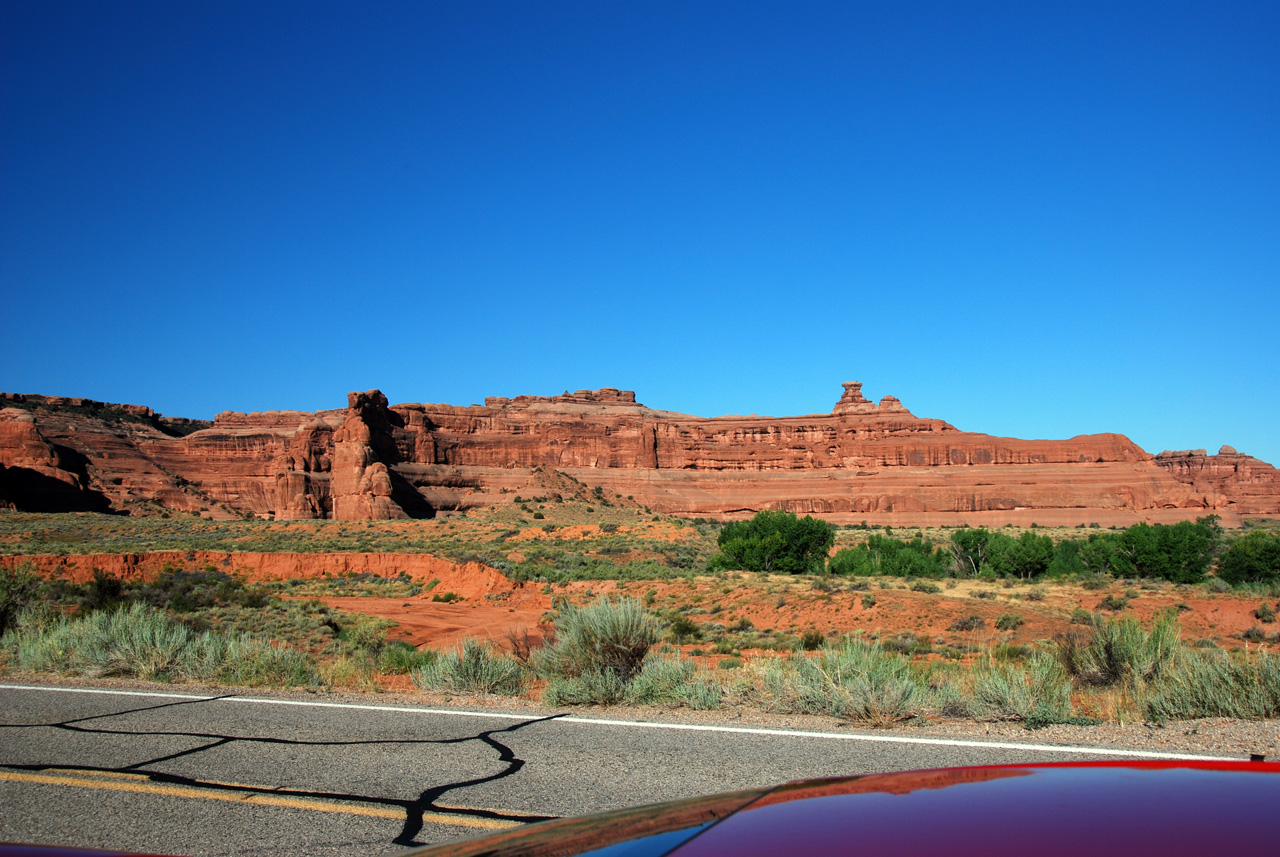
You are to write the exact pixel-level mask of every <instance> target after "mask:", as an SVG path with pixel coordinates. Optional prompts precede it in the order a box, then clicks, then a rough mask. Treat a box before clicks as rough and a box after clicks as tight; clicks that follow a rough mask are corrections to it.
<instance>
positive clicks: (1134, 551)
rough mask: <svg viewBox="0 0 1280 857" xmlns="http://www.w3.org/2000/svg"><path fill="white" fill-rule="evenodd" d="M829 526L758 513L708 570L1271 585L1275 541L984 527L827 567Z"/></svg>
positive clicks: (877, 543) (1200, 530) (873, 547)
mask: <svg viewBox="0 0 1280 857" xmlns="http://www.w3.org/2000/svg"><path fill="white" fill-rule="evenodd" d="M834 540H835V528H834V527H832V526H831V525H830V524H827V523H826V522H824V521H819V520H816V519H814V518H811V517H808V516H806V517H804V518H797V517H796V516H795V515H793V514H791V513H789V512H761V513H759V514H757V515H756V516H755V517H754V518H752V519H751V520H749V521H737V522H734V523H731V524H727V525H726V526H725V527H724V528H723V529H722V530H721V531H720V537H719V546H720V553H718V554H716V555H715V556H714V557H712V559H711V562H710V566H709V567H710V568H711V569H713V570H715V569H724V568H738V569H744V570H747V571H773V572H783V573H792V574H799V573H803V572H815V571H821V570H822V569H823V566H824V563H826V564H827V567H828V568H829V569H830V571H831V572H832V573H834V574H840V575H857V576H870V575H887V576H893V577H923V578H931V577H932V578H938V577H1002V578H1020V579H1023V580H1030V579H1034V578H1038V577H1065V576H1070V575H1086V574H1111V575H1115V576H1116V577H1127V578H1155V579H1160V580H1169V581H1172V582H1174V583H1198V582H1200V581H1202V580H1204V579H1205V576H1206V575H1207V574H1208V572H1209V571H1210V569H1211V568H1212V567H1213V564H1214V560H1215V557H1216V558H1217V560H1218V575H1219V577H1221V578H1222V579H1223V580H1225V581H1226V582H1228V583H1232V584H1239V583H1245V582H1250V581H1262V582H1269V581H1275V580H1280V535H1272V534H1270V533H1267V532H1265V531H1261V530H1259V531H1255V532H1253V533H1250V534H1249V535H1247V536H1245V537H1244V538H1241V539H1237V540H1236V541H1235V542H1233V543H1231V544H1230V545H1228V546H1226V547H1225V548H1223V547H1222V528H1221V527H1220V526H1219V525H1218V520H1217V517H1216V516H1212V515H1211V516H1209V517H1205V518H1199V519H1197V520H1196V521H1194V522H1193V521H1182V522H1180V523H1177V524H1169V525H1165V524H1145V523H1143V524H1135V525H1134V526H1132V527H1129V528H1127V529H1124V530H1119V531H1110V532H1093V533H1090V534H1089V536H1088V537H1087V538H1084V539H1065V540H1063V541H1061V542H1057V543H1055V542H1054V540H1053V539H1052V538H1050V537H1049V536H1047V535H1042V534H1039V533H1036V532H1034V531H1032V530H1027V531H1025V532H1023V533H1022V534H1021V535H1020V536H1018V537H1016V538H1015V537H1013V536H1010V535H1007V534H1005V533H1001V532H992V531H990V530H986V529H980V528H979V529H962V530H957V531H955V532H954V533H952V534H951V541H950V544H948V545H946V546H937V545H934V544H931V543H930V542H928V541H925V540H924V539H923V538H921V537H919V536H918V535H917V536H916V537H915V538H912V539H910V540H905V539H897V538H893V537H892V536H889V535H880V534H878V533H875V534H872V535H870V536H869V537H868V538H867V540H866V541H865V542H863V543H861V544H859V545H856V546H854V547H852V548H846V549H844V550H841V551H839V552H838V553H836V555H835V556H833V557H831V558H830V560H829V561H828V560H827V553H828V551H830V549H831V545H832V544H833V543H834Z"/></svg>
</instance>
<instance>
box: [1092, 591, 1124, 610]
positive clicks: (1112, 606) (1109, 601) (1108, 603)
mask: <svg viewBox="0 0 1280 857" xmlns="http://www.w3.org/2000/svg"><path fill="white" fill-rule="evenodd" d="M1128 606H1129V599H1128V597H1126V596H1124V595H1108V596H1107V597H1106V598H1103V599H1102V600H1101V601H1099V602H1098V609H1099V610H1110V611H1112V612H1113V613H1114V612H1116V611H1119V610H1123V609H1124V608H1126V607H1128Z"/></svg>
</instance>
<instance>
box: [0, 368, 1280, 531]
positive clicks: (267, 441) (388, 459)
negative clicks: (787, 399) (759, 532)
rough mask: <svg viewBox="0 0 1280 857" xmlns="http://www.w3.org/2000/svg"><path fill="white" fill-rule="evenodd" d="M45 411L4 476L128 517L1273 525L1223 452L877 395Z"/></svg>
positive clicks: (1241, 463) (378, 398) (353, 401)
mask: <svg viewBox="0 0 1280 857" xmlns="http://www.w3.org/2000/svg"><path fill="white" fill-rule="evenodd" d="M29 398H30V397H29ZM41 398H43V399H44V400H45V401H43V402H42V403H39V404H38V406H33V405H32V403H31V402H26V403H25V404H24V406H23V407H24V408H26V410H24V411H21V412H20V416H11V417H9V418H7V423H12V425H10V426H8V427H7V428H6V424H7V423H6V421H5V420H3V419H0V464H4V463H5V462H6V461H8V460H17V458H16V457H17V456H21V457H22V460H24V461H27V462H29V463H31V464H32V465H33V466H38V467H45V468H49V469H50V472H51V473H52V471H58V470H60V469H61V468H60V466H59V465H58V464H54V463H51V462H53V461H55V459H56V455H54V453H53V452H51V451H54V450H56V449H63V450H68V451H71V452H72V453H73V454H74V455H76V456H80V457H81V458H80V460H81V461H82V464H83V466H82V467H81V469H80V470H81V473H80V475H79V476H77V478H78V479H79V484H80V490H83V491H90V492H97V493H99V494H100V495H101V496H102V497H103V498H105V500H106V501H107V502H109V504H110V506H111V507H112V508H116V509H124V510H131V511H147V510H150V511H158V510H160V509H175V510H180V511H196V512H199V513H200V514H202V515H206V516H210V517H232V516H240V515H244V516H255V517H264V518H279V519H307V518H338V519H345V520H353V519H390V518H403V517H427V516H431V515H433V514H436V513H437V512H438V511H445V512H448V511H452V510H457V509H465V508H468V507H472V506H477V505H482V504H485V503H492V502H505V501H508V500H510V499H511V497H513V496H514V495H515V494H516V493H518V492H519V491H520V490H521V489H523V488H525V487H526V486H528V485H529V484H530V482H531V480H534V481H537V480H539V479H545V476H544V475H540V474H548V473H551V472H553V471H560V472H562V473H563V474H565V475H566V476H570V477H572V478H573V479H575V480H577V481H578V482H579V483H582V484H583V485H585V486H589V487H590V488H591V489H592V490H594V489H595V488H597V487H598V488H600V493H601V496H603V497H604V498H629V500H626V501H623V500H619V502H633V503H635V504H638V505H643V506H647V507H649V508H651V509H654V510H658V511H665V512H674V513H680V514H689V515H706V516H719V517H733V516H740V515H747V514H751V513H752V512H754V511H758V510H760V509H787V510H790V511H794V512H797V513H801V514H817V515H822V516H825V517H827V518H829V519H832V520H835V521H842V522H851V521H859V520H863V519H866V520H868V521H872V522H879V523H893V524H910V523H918V524H973V525H990V524H1004V523H1031V522H1033V521H1035V522H1039V523H1042V524H1053V523H1058V524H1079V523H1090V522H1096V523H1100V524H1103V525H1111V524H1128V523H1133V522H1135V521H1137V520H1162V521H1168V520H1180V519H1186V518H1194V517H1197V516H1199V515H1203V514H1208V513H1211V512H1212V513H1216V514H1219V515H1221V516H1223V518H1224V520H1226V521H1227V522H1228V523H1230V522H1231V521H1232V520H1233V519H1238V517H1239V515H1275V516H1280V476H1278V475H1277V471H1276V470H1275V468H1273V467H1271V466H1270V465H1268V464H1266V463H1265V462H1261V461H1258V460H1257V459H1254V458H1251V457H1250V456H1247V455H1241V454H1239V453H1237V452H1236V451H1235V450H1234V449H1231V448H1230V447H1224V448H1223V450H1222V451H1220V452H1219V453H1218V454H1217V455H1214V456H1210V455H1207V454H1206V453H1205V451H1204V450H1192V451H1187V452H1165V453H1161V454H1160V455H1159V456H1155V457H1152V456H1151V455H1149V454H1147V453H1146V452H1144V451H1143V450H1142V449H1140V448H1139V447H1138V446H1136V445H1135V444H1134V443H1133V442H1132V441H1130V440H1129V439H1128V438H1126V437H1124V436H1123V435H1118V434H1099V435H1082V436H1079V437H1074V438H1070V439H1068V440H1061V441H1042V440H1034V441H1031V440H1019V439H1016V438H1001V437H992V436H990V435H984V434H977V433H971V432H963V431H960V430H958V429H956V428H955V427H954V426H952V425H950V424H948V423H946V422H944V421H942V420H937V419H926V418H921V417H917V416H915V415H914V414H912V413H911V412H910V411H909V410H907V409H906V408H905V407H904V406H903V405H902V403H901V402H900V401H898V400H897V399H896V398H895V397H893V396H885V397H883V398H882V399H881V400H880V402H879V404H876V403H875V402H873V401H871V400H870V399H867V398H866V397H864V396H863V395H862V385H861V384H860V383H856V382H850V383H847V384H845V385H844V392H843V394H842V395H841V396H840V399H839V401H838V402H837V403H836V404H835V407H834V408H833V410H832V412H831V413H830V414H816V415H809V416H800V417H778V418H771V417H757V416H748V417H742V416H731V417H715V418H704V417H695V416H689V415H687V414H677V413H672V412H669V411H659V410H654V409H651V408H648V407H646V406H644V405H642V404H639V403H638V402H636V397H635V394H634V393H633V392H631V391H627V390H617V389H613V388H605V389H602V390H578V391H577V392H574V393H569V392H565V393H564V394H562V395H559V396H516V397H513V398H507V397H491V398H488V399H486V400H485V404H484V405H483V406H475V405H473V406H469V407H456V406H452V405H435V404H405V405H394V406H393V405H390V404H389V403H388V401H387V399H386V397H385V396H384V395H383V394H382V393H381V392H379V391H377V390H369V391H367V392H363V393H351V394H350V395H349V396H348V401H347V407H346V409H342V410H332V411H321V412H318V413H305V412H299V411H268V412H263V413H255V414H241V413H233V412H227V413H222V414H219V415H218V417H217V418H216V419H215V420H214V422H213V423H212V424H211V425H209V424H204V425H206V426H207V427H204V428H200V430H197V431H194V432H193V433H191V434H189V435H187V436H184V437H178V436H173V433H174V426H175V425H176V422H174V421H169V422H165V421H164V418H162V417H160V415H158V414H154V413H153V412H151V411H150V409H141V408H136V407H135V408H134V409H133V411H125V410H124V409H123V408H122V407H121V406H104V407H105V408H109V409H114V410H111V413H113V414H125V415H126V416H127V419H124V422H119V421H117V422H115V423H111V422H108V421H105V420H98V421H97V422H95V421H94V419H92V418H90V417H88V416H86V415H85V413H84V408H83V407H81V408H79V409H78V410H77V409H76V407H74V406H72V405H69V404H61V403H60V402H74V401H77V400H53V399H49V398H48V397H41ZM135 411H136V413H135ZM122 419H123V418H122ZM162 429H163V430H162ZM4 450H10V451H9V452H5V451H4ZM6 455H7V456H8V458H5V456H6ZM51 455H53V457H51ZM64 457H65V456H64ZM6 466H7V465H6ZM63 472H64V473H71V471H66V470H63ZM73 475H74V474H73ZM50 478H55V479H56V478H59V477H58V476H57V475H56V474H53V475H51V477H50ZM575 484H576V483H575ZM11 493H12V492H11ZM10 505H18V506H19V507H20V508H21V507H22V506H21V505H19V504H18V503H16V502H13V501H10Z"/></svg>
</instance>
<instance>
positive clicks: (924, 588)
mask: <svg viewBox="0 0 1280 857" xmlns="http://www.w3.org/2000/svg"><path fill="white" fill-rule="evenodd" d="M911 591H912V592H923V593H925V594H926V595H937V594H938V593H940V592H941V591H942V587H941V586H939V585H938V584H936V583H929V582H928V581H927V580H917V581H916V582H915V583H913V584H911Z"/></svg>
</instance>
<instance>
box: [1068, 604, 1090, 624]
mask: <svg viewBox="0 0 1280 857" xmlns="http://www.w3.org/2000/svg"><path fill="white" fill-rule="evenodd" d="M1071 624H1072V625H1092V624H1093V614H1092V613H1090V612H1089V611H1088V610H1086V609H1084V608H1083V607H1077V608H1075V609H1074V610H1072V611H1071Z"/></svg>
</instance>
